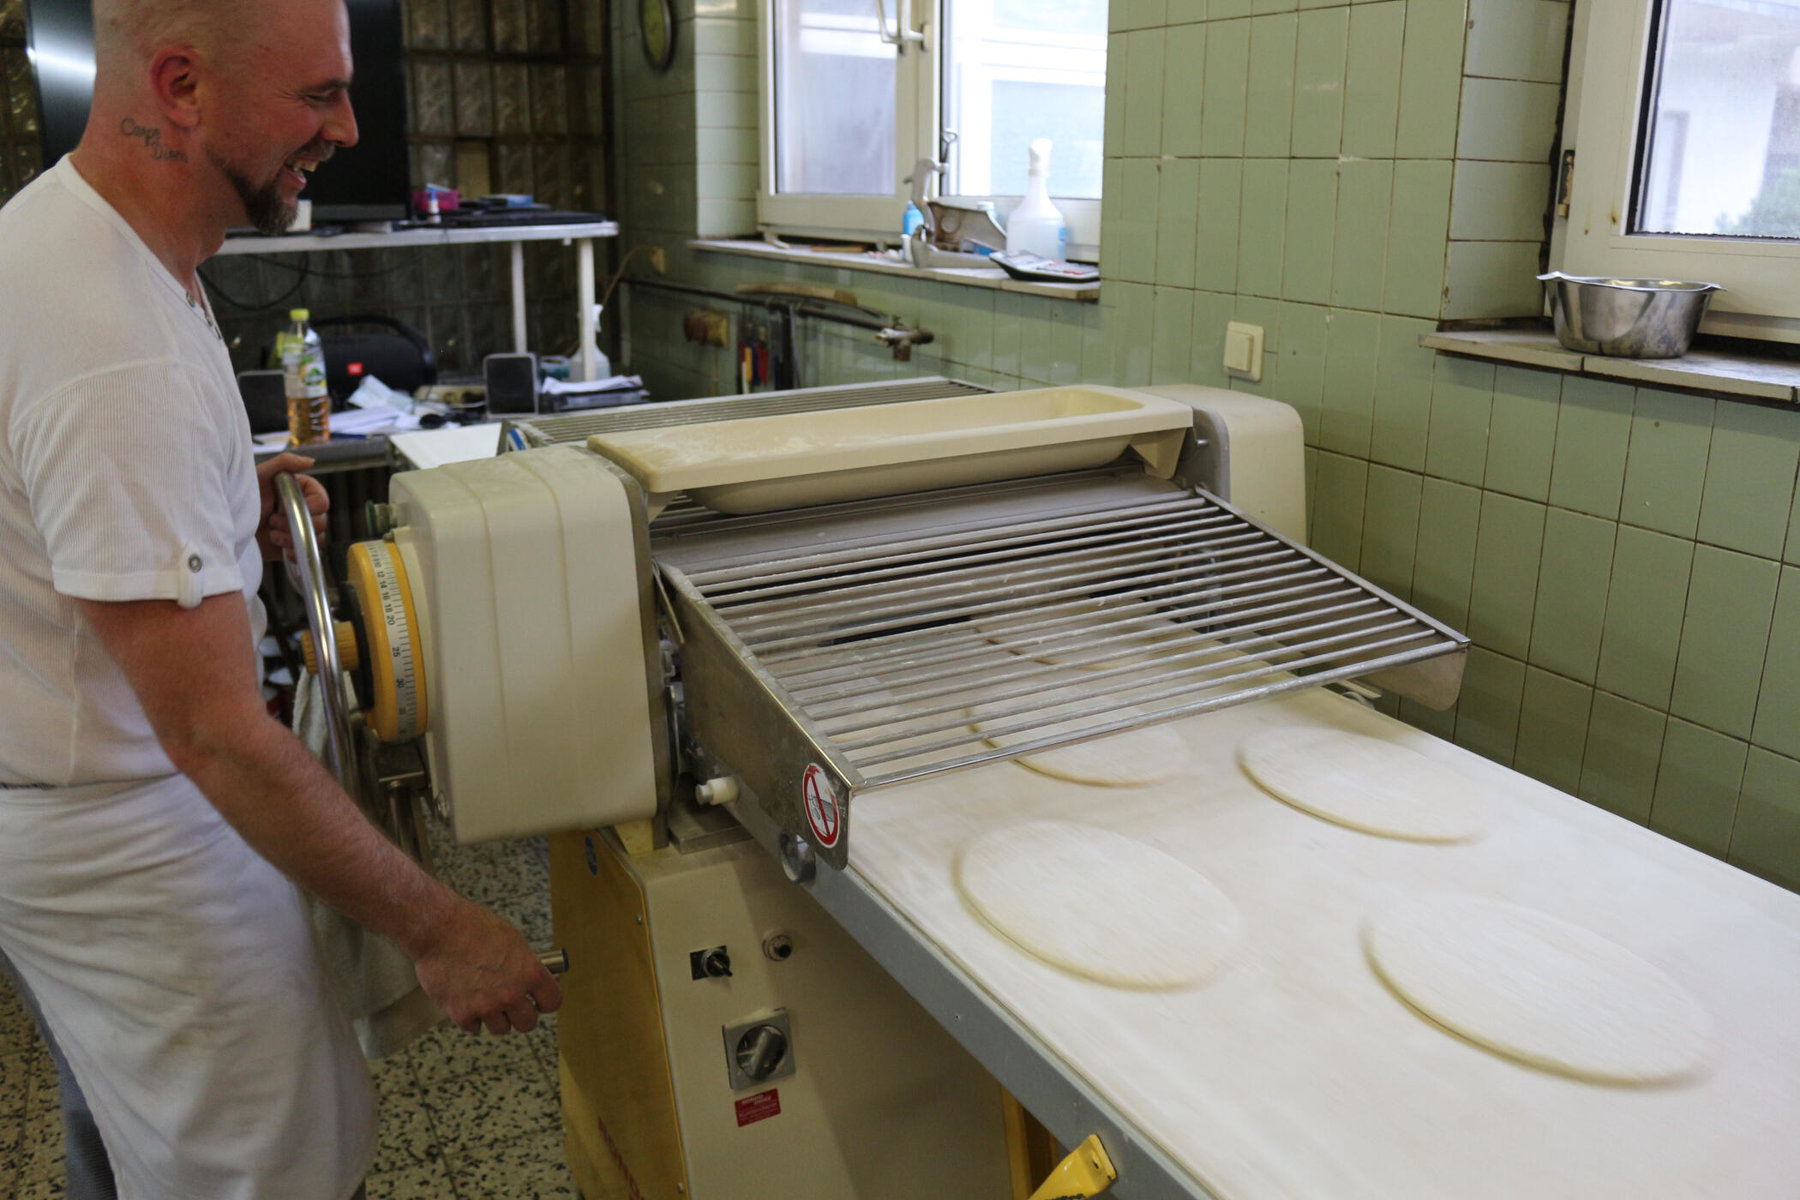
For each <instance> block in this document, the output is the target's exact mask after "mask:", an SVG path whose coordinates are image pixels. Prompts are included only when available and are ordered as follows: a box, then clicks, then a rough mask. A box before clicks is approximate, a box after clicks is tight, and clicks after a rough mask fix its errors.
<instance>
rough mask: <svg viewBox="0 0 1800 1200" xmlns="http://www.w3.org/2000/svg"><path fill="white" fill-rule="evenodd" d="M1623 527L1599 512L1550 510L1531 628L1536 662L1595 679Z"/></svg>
mask: <svg viewBox="0 0 1800 1200" xmlns="http://www.w3.org/2000/svg"><path fill="white" fill-rule="evenodd" d="M1617 529H1618V526H1617V525H1615V524H1613V522H1611V521H1603V520H1601V519H1600V518H1598V517H1589V516H1585V515H1583V514H1581V513H1576V512H1570V511H1569V510H1568V509H1565V508H1553V509H1551V510H1550V515H1549V517H1548V519H1547V520H1546V521H1545V524H1544V557H1543V562H1542V564H1541V566H1540V568H1539V572H1538V579H1537V622H1536V624H1535V625H1534V626H1533V628H1532V631H1531V656H1530V657H1531V662H1532V663H1533V664H1534V665H1536V666H1540V667H1543V668H1544V669H1545V670H1547V671H1555V672H1556V673H1557V674H1559V675H1567V676H1568V677H1569V678H1571V679H1574V680H1578V681H1580V682H1582V683H1592V682H1593V681H1594V678H1595V674H1596V671H1597V669H1598V667H1599V661H1600V641H1601V634H1602V630H1603V629H1604V627H1605V624H1606V607H1607V600H1608V587H1609V584H1610V580H1611V577H1612V560H1613V538H1614V533H1615V531H1616V530H1617ZM1627 602H1628V601H1627Z"/></svg>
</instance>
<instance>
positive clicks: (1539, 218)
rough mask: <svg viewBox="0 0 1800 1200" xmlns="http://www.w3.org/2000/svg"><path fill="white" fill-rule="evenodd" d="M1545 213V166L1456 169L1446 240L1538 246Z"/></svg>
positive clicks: (1472, 164) (1474, 164)
mask: <svg viewBox="0 0 1800 1200" xmlns="http://www.w3.org/2000/svg"><path fill="white" fill-rule="evenodd" d="M1549 210H1550V167H1549V165H1548V164H1546V163H1512V162H1476V161H1463V162H1459V163H1457V164H1456V184H1455V191H1454V193H1453V195H1452V199H1451V202H1450V236H1451V237H1453V238H1455V239H1457V240H1459V241H1471V242H1539V241H1542V240H1543V238H1544V221H1545V217H1546V215H1547V214H1548V213H1549Z"/></svg>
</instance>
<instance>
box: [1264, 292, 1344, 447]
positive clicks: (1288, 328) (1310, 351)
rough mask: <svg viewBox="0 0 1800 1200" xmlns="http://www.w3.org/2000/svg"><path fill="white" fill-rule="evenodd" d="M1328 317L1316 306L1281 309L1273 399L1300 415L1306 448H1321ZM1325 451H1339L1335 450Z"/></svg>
mask: <svg viewBox="0 0 1800 1200" xmlns="http://www.w3.org/2000/svg"><path fill="white" fill-rule="evenodd" d="M1331 317H1332V313H1331V310H1330V309H1328V308H1326V307H1324V306H1323V305H1319V304H1283V305H1282V306H1281V350H1280V359H1281V366H1280V371H1279V372H1278V374H1277V378H1278V379H1279V380H1280V383H1279V384H1278V385H1277V387H1276V388H1275V392H1274V395H1275V398H1276V399H1277V400H1280V401H1282V402H1283V403H1285V404H1290V405H1292V406H1293V408H1294V411H1296V412H1298V413H1299V414H1300V425H1301V429H1302V431H1303V434H1304V437H1305V440H1306V444H1307V445H1308V446H1315V447H1319V446H1324V443H1323V442H1322V440H1321V438H1320V434H1319V422H1320V420H1321V417H1322V415H1323V409H1324V394H1325V372H1326V369H1327V366H1326V338H1327V334H1328V331H1329V329H1330V325H1331ZM1266 353H1267V352H1266V351H1265V355H1266ZM1265 361H1266V359H1265ZM1324 448H1325V449H1330V450H1339V451H1342V447H1338V446H1324Z"/></svg>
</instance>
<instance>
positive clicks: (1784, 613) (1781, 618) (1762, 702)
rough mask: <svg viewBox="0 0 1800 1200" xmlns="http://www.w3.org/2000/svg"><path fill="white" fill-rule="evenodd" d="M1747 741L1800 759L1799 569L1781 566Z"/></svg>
mask: <svg viewBox="0 0 1800 1200" xmlns="http://www.w3.org/2000/svg"><path fill="white" fill-rule="evenodd" d="M1750 740H1751V741H1753V742H1755V743H1756V744H1757V745H1758V746H1767V747H1768V748H1769V749H1771V750H1775V751H1779V752H1780V753H1782V754H1785V755H1787V756H1788V757H1790V758H1800V567H1783V568H1782V570H1781V584H1780V588H1779V590H1778V592H1777V594H1776V597H1775V619H1774V622H1773V623H1772V624H1771V625H1770V628H1769V654H1768V658H1767V659H1766V660H1765V661H1764V662H1763V675H1762V689H1761V692H1760V694H1759V695H1758V697H1757V701H1756V724H1755V726H1754V727H1753V730H1752V733H1751V736H1750Z"/></svg>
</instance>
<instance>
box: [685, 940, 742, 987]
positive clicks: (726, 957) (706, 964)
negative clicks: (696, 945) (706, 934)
mask: <svg viewBox="0 0 1800 1200" xmlns="http://www.w3.org/2000/svg"><path fill="white" fill-rule="evenodd" d="M688 970H689V971H690V972H691V973H692V974H693V976H694V978H695V979H728V978H730V977H731V954H730V953H729V952H728V951H727V950H726V949H725V947H723V946H714V947H713V948H712V949H711V950H690V951H688Z"/></svg>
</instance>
